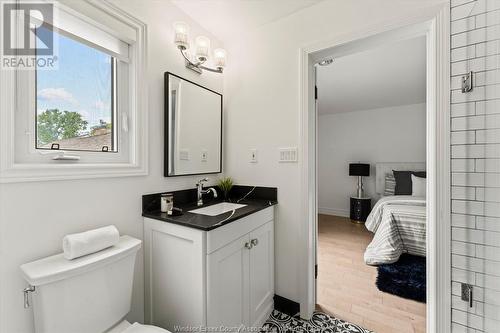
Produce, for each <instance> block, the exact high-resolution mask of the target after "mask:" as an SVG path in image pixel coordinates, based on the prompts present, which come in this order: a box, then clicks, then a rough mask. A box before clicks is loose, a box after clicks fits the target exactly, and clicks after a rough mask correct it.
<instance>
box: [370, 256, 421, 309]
mask: <svg viewBox="0 0 500 333" xmlns="http://www.w3.org/2000/svg"><path fill="white" fill-rule="evenodd" d="M425 265H426V263H425V258H424V257H417V256H413V255H410V254H403V255H401V257H400V258H399V260H398V261H397V262H395V263H393V264H386V265H380V266H379V267H378V277H377V283H376V284H377V288H378V289H379V290H380V291H384V292H387V293H390V294H393V295H397V296H400V297H403V298H407V299H412V300H415V301H417V302H421V303H425V302H426V275H425V271H426V269H425V268H426V267H425Z"/></svg>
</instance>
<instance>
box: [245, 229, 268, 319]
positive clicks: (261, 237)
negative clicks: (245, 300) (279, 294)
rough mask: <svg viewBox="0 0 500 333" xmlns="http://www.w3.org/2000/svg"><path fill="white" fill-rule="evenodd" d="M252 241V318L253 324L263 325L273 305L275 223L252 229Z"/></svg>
mask: <svg viewBox="0 0 500 333" xmlns="http://www.w3.org/2000/svg"><path fill="white" fill-rule="evenodd" d="M250 242H251V243H252V244H253V247H252V249H251V250H250V251H249V252H250V320H251V323H252V326H261V325H262V324H263V323H264V321H265V320H266V319H267V316H268V315H269V312H270V310H271V309H272V306H273V296H274V223H273V222H272V221H271V222H269V223H266V224H264V225H263V226H261V227H259V228H257V229H255V230H254V231H252V232H251V233H250Z"/></svg>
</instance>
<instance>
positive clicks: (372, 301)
mask: <svg viewBox="0 0 500 333" xmlns="http://www.w3.org/2000/svg"><path fill="white" fill-rule="evenodd" d="M318 220H319V221H318V224H319V226H318V233H319V241H318V242H319V245H318V269H319V271H318V300H317V301H318V305H317V307H318V309H321V310H322V311H324V312H326V313H329V314H331V315H333V316H335V317H337V318H340V319H344V320H347V321H350V322H352V323H354V324H358V325H360V326H362V327H364V328H366V329H369V330H372V331H375V332H376V333H410V332H411V333H423V332H425V324H426V319H425V310H426V307H425V304H423V303H418V302H415V301H412V300H408V299H404V298H400V297H397V296H394V295H391V294H388V293H384V292H381V291H379V290H378V289H377V287H376V286H375V280H376V278H377V268H376V267H372V266H368V265H366V264H365V263H364V261H363V253H364V251H365V249H366V246H367V245H368V244H369V243H370V242H371V240H372V237H373V235H372V233H370V232H369V231H368V230H366V228H365V226H364V225H361V224H354V223H351V221H350V220H349V219H348V218H345V217H338V216H330V215H319V219H318Z"/></svg>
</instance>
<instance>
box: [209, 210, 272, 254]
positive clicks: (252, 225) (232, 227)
mask: <svg viewBox="0 0 500 333" xmlns="http://www.w3.org/2000/svg"><path fill="white" fill-rule="evenodd" d="M273 219H274V207H268V208H266V209H263V210H261V211H259V212H257V213H254V214H251V215H248V216H245V217H243V218H241V219H239V220H238V221H235V222H232V223H229V224H227V225H225V226H222V227H220V228H217V229H214V230H211V231H209V232H208V233H207V254H210V253H212V252H214V251H216V250H217V249H220V248H221V247H223V246H224V245H226V244H229V243H231V242H232V241H234V240H235V239H238V238H240V237H241V236H243V235H245V234H248V233H249V232H250V231H252V230H254V229H256V228H258V227H260V226H261V225H263V224H265V223H267V222H269V221H272V220H273Z"/></svg>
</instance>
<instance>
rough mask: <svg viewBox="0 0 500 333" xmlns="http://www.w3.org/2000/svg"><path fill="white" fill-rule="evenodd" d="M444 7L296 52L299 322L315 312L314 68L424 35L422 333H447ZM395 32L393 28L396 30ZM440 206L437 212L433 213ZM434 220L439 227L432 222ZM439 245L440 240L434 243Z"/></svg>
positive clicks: (446, 34)
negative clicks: (424, 269) (424, 320)
mask: <svg viewBox="0 0 500 333" xmlns="http://www.w3.org/2000/svg"><path fill="white" fill-rule="evenodd" d="M448 25H449V7H448V5H445V6H443V7H441V8H436V10H435V11H434V12H432V13H424V14H422V15H420V16H419V17H414V18H411V19H410V20H409V19H407V18H406V19H404V20H399V21H396V22H390V23H387V22H386V23H384V24H381V25H379V26H377V27H374V28H373V29H370V31H363V32H357V33H353V34H350V35H348V36H343V37H342V38H339V39H337V40H334V41H327V42H324V43H320V44H317V45H314V46H311V47H308V48H304V49H302V50H301V77H302V79H301V83H302V86H301V109H302V112H301V138H302V142H301V148H302V150H301V151H302V153H303V158H302V160H301V174H302V177H301V187H302V191H301V195H302V196H303V200H302V204H303V206H302V216H303V220H304V221H305V223H304V224H303V233H302V234H303V238H302V246H303V249H304V256H303V258H301V265H302V267H301V268H302V269H301V276H300V281H301V302H300V305H301V317H303V318H308V317H310V316H311V315H312V313H313V311H314V309H315V307H316V281H315V265H316V239H317V228H316V226H317V213H318V200H317V182H318V180H317V173H316V170H317V131H316V129H317V121H318V119H317V114H316V106H315V102H314V82H315V77H314V65H315V64H316V63H318V62H319V61H321V60H323V59H325V57H330V56H333V57H334V58H335V57H341V56H345V55H347V54H353V53H356V52H360V51H362V50H366V49H369V48H371V47H373V46H376V45H379V44H382V43H390V42H394V41H398V40H403V39H408V38H411V37H416V36H425V39H426V46H427V55H426V56H427V67H426V74H427V79H426V83H427V90H426V116H427V121H426V130H427V147H426V148H427V154H426V169H427V172H428V173H427V179H428V183H429V186H428V188H427V207H426V215H427V236H426V251H427V258H426V265H427V268H428V269H427V324H426V326H427V330H426V331H427V332H448V331H449V329H450V328H449V326H450V322H451V318H450V313H449V309H450V298H451V297H450V295H451V290H450V258H449V257H450V248H451V246H450V235H449V230H450V229H449V228H450V221H449V220H450V213H449V212H450V203H449V197H450V194H449V181H450V180H449V174H450V170H449V30H448V29H449V28H448ZM395 27H396V28H395ZM438 207H439V209H438ZM438 219H439V223H437V221H438ZM438 240H439V241H438Z"/></svg>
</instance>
